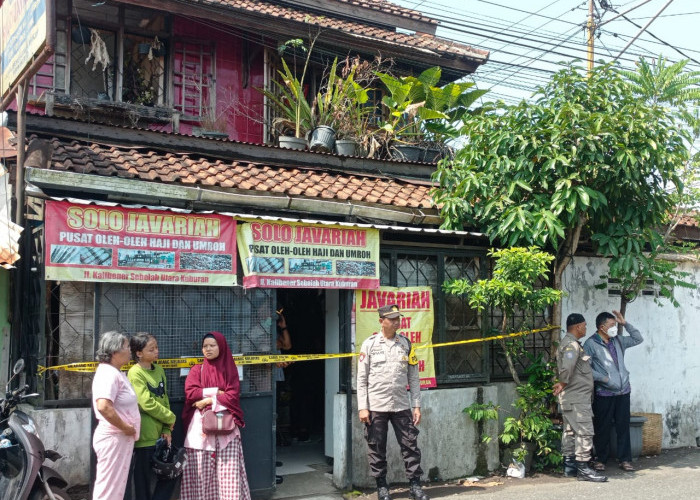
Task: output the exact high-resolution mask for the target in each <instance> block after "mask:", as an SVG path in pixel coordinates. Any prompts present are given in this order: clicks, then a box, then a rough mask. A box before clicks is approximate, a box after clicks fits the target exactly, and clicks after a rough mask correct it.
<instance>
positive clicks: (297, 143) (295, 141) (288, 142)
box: [279, 135, 306, 150]
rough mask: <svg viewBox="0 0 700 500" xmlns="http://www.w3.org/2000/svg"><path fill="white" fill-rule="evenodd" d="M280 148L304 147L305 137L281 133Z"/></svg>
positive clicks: (301, 148) (302, 148)
mask: <svg viewBox="0 0 700 500" xmlns="http://www.w3.org/2000/svg"><path fill="white" fill-rule="evenodd" d="M279 144H280V147H281V148H286V149H300V150H304V149H306V139H304V138H303V137H293V136H289V135H281V136H280V138H279Z"/></svg>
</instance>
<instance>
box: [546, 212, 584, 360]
mask: <svg viewBox="0 0 700 500" xmlns="http://www.w3.org/2000/svg"><path fill="white" fill-rule="evenodd" d="M585 223H586V216H585V214H580V215H579V218H578V224H577V225H576V227H575V228H574V229H573V230H571V231H570V232H569V233H568V234H567V235H566V239H564V243H562V246H561V247H560V248H559V251H558V252H557V256H556V258H555V260H554V277H553V288H554V289H555V290H559V291H562V276H563V275H564V270H565V269H566V266H568V265H569V262H571V259H572V258H573V256H574V254H575V253H576V250H577V249H578V240H579V238H580V237H581V229H583V225H584V224H585ZM550 323H551V324H552V325H559V328H555V329H553V330H552V333H551V347H550V355H551V356H552V359H554V357H555V356H556V353H557V344H558V343H559V336H560V334H559V332H560V330H561V328H562V327H563V326H562V317H561V301H560V302H557V303H556V304H554V306H553V307H552V318H551V321H550Z"/></svg>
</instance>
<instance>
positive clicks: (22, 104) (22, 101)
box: [15, 80, 29, 258]
mask: <svg viewBox="0 0 700 500" xmlns="http://www.w3.org/2000/svg"><path fill="white" fill-rule="evenodd" d="M28 90H29V85H28V81H27V80H25V81H23V82H21V83H19V84H18V85H17V171H16V172H15V202H16V205H15V223H16V224H18V225H20V226H24V158H25V154H26V148H25V143H26V136H27V120H26V111H27V95H28ZM20 255H21V256H22V258H25V256H24V255H22V254H21V253H20Z"/></svg>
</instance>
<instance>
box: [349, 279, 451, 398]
mask: <svg viewBox="0 0 700 500" xmlns="http://www.w3.org/2000/svg"><path fill="white" fill-rule="evenodd" d="M387 304H396V305H397V306H398V307H399V309H400V310H401V314H403V318H401V326H400V327H399V330H398V332H397V333H398V334H399V335H403V336H404V337H407V338H408V339H409V340H410V341H411V342H412V343H413V346H414V347H418V346H420V345H427V344H430V343H432V338H433V325H434V318H435V315H434V312H433V311H434V309H433V289H432V288H430V287H429V286H418V287H403V288H395V287H387V286H383V287H381V288H380V289H379V290H357V291H356V292H355V350H356V351H357V352H360V347H362V342H364V341H365V339H367V338H368V337H369V336H370V335H372V334H374V333H377V332H378V331H379V328H380V326H379V313H378V312H377V309H379V308H380V307H382V306H384V305H387ZM415 353H416V355H417V357H418V372H419V373H420V386H421V388H429V387H437V382H436V379H435V361H434V358H433V349H432V348H426V349H416V351H415Z"/></svg>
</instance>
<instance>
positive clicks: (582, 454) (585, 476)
mask: <svg viewBox="0 0 700 500" xmlns="http://www.w3.org/2000/svg"><path fill="white" fill-rule="evenodd" d="M585 336H586V320H585V319H584V318H583V316H582V315H580V314H578V313H573V314H570V315H569V317H568V318H566V335H565V336H564V338H563V339H562V341H561V343H560V344H559V349H558V350H557V366H558V368H559V381H558V382H557V383H556V384H554V387H553V391H552V392H553V394H554V395H555V396H557V395H558V396H559V404H560V405H561V414H562V417H563V419H564V432H562V435H561V453H562V455H564V475H565V476H567V477H573V476H576V477H577V479H578V480H579V481H595V482H599V483H600V482H604V481H607V480H608V478H607V477H605V476H603V475H600V474H598V473H597V472H596V471H594V470H593V469H592V468H591V467H590V465H589V462H590V460H591V448H592V447H593V410H592V409H591V401H592V399H593V370H592V369H591V365H590V362H589V359H590V356H588V355H586V354H585V352H584V351H583V347H581V344H579V342H578V341H579V339H582V338H583V337H585Z"/></svg>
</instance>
